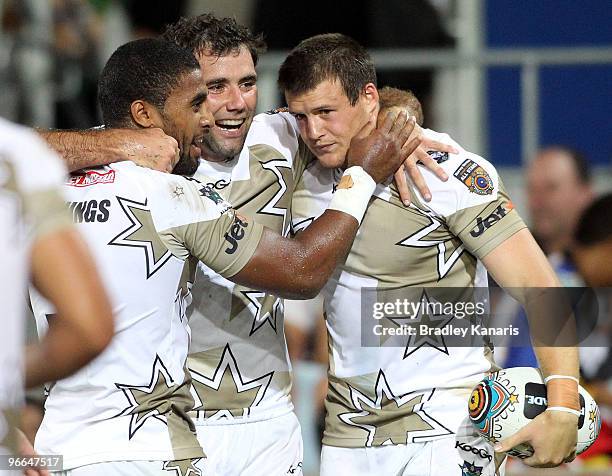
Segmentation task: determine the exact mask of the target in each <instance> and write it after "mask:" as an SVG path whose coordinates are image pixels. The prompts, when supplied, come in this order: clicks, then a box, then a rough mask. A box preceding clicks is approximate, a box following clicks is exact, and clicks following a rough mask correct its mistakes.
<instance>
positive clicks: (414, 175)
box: [404, 160, 431, 202]
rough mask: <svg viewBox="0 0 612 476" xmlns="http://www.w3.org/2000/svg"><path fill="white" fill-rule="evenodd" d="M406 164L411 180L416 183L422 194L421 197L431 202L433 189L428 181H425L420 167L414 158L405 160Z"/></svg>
mask: <svg viewBox="0 0 612 476" xmlns="http://www.w3.org/2000/svg"><path fill="white" fill-rule="evenodd" d="M404 166H405V167H406V170H407V171H408V175H409V176H410V180H412V183H414V186H415V187H416V189H417V190H418V191H419V193H420V194H421V197H423V199H425V201H426V202H429V201H430V200H431V191H430V190H429V187H428V186H427V182H425V179H424V178H423V174H422V173H421V171H420V170H419V167H418V166H417V165H416V163H415V162H414V161H412V160H410V161H406V162H404Z"/></svg>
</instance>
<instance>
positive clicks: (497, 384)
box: [468, 367, 601, 459]
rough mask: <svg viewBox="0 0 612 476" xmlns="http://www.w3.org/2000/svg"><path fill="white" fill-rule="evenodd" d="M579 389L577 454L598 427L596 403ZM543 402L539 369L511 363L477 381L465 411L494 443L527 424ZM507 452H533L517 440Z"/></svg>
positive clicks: (543, 406) (542, 407)
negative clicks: (579, 408)
mask: <svg viewBox="0 0 612 476" xmlns="http://www.w3.org/2000/svg"><path fill="white" fill-rule="evenodd" d="M579 393H580V406H581V415H580V417H579V419H578V428H577V430H578V443H577V453H578V454H580V453H582V452H584V451H586V450H587V449H588V448H589V447H590V446H591V445H592V444H593V442H594V441H595V439H596V438H597V436H598V435H599V431H600V429H601V415H600V413H599V407H598V406H597V403H596V402H595V400H593V397H591V395H589V393H588V392H587V391H586V390H585V389H584V388H582V387H579ZM546 405H547V402H546V386H545V385H544V380H543V379H542V375H541V374H540V371H539V370H538V369H534V368H531V367H515V368H510V369H504V370H500V371H499V372H495V373H493V374H491V375H489V376H487V377H486V378H484V379H483V380H482V381H480V382H479V383H478V385H476V387H475V388H474V390H472V393H471V395H470V400H469V402H468V414H469V417H470V420H471V421H472V424H473V425H474V427H475V428H476V430H478V432H479V433H480V434H481V435H482V436H483V437H484V438H485V439H486V440H488V441H490V442H491V443H493V444H495V443H497V442H498V441H501V440H503V439H505V438H507V437H509V436H510V435H512V434H514V433H516V432H517V431H519V430H520V429H521V428H522V427H524V426H525V425H527V424H528V423H529V422H530V421H531V420H532V419H534V418H535V417H536V416H538V415H539V414H540V413H542V412H543V411H544V410H546ZM508 454H509V455H511V456H516V457H518V458H523V459H524V458H527V457H529V456H531V455H532V454H533V449H532V448H531V446H529V445H527V444H521V445H519V446H516V447H515V448H513V449H512V450H511V451H509V452H508Z"/></svg>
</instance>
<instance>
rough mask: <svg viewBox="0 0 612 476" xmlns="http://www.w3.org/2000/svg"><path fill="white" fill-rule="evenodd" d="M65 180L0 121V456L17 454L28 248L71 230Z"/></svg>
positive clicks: (19, 130)
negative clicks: (63, 194)
mask: <svg viewBox="0 0 612 476" xmlns="http://www.w3.org/2000/svg"><path fill="white" fill-rule="evenodd" d="M65 177H66V170H65V168H64V167H63V164H62V163H61V162H60V160H59V158H58V157H56V156H55V154H54V153H53V152H51V150H50V149H49V148H47V146H46V145H45V144H44V143H43V142H42V141H41V140H40V139H39V138H38V136H36V135H35V134H34V133H33V132H31V131H29V130H27V129H26V128H25V127H21V126H17V125H15V124H12V123H10V122H8V121H5V120H3V119H0V230H2V232H1V233H0V280H1V283H2V299H1V300H0V309H1V311H0V322H1V326H2V339H1V342H2V345H0V455H6V454H16V450H17V448H16V441H15V433H14V428H15V425H16V423H17V419H18V413H19V411H20V407H21V406H22V404H23V359H22V356H23V346H24V329H25V313H24V310H25V305H26V303H25V299H24V297H25V295H26V289H27V282H28V276H29V269H30V266H29V254H30V245H31V243H32V242H33V241H34V240H36V239H44V235H46V234H47V233H49V232H52V231H56V230H58V229H59V228H60V227H64V226H71V222H70V218H69V215H68V213H67V212H66V209H65V207H64V200H63V199H62V197H61V185H62V184H63V182H64V180H65Z"/></svg>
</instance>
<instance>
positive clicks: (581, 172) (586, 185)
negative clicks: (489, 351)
mask: <svg viewBox="0 0 612 476" xmlns="http://www.w3.org/2000/svg"><path fill="white" fill-rule="evenodd" d="M526 175H527V189H526V193H527V202H528V207H529V216H530V217H531V226H530V229H531V231H532V233H533V235H534V237H535V239H536V241H537V242H538V244H539V245H540V246H541V247H542V249H543V250H544V253H546V256H547V257H548V260H549V261H550V263H551V265H552V267H553V269H554V270H555V272H556V273H557V276H558V277H559V280H560V281H561V283H562V284H563V285H564V286H582V285H583V284H584V283H583V281H582V279H581V277H580V275H579V274H578V273H577V271H576V267H575V265H574V263H573V261H572V258H571V256H570V254H569V247H570V244H571V242H572V239H573V234H574V230H575V228H576V223H577V221H578V218H579V217H580V214H581V213H582V211H583V210H584V209H585V207H586V206H587V205H588V204H589V203H590V202H591V201H592V200H593V193H594V192H593V186H592V184H591V170H590V167H589V162H588V161H587V159H586V158H585V157H584V156H583V155H582V154H581V153H580V152H578V151H575V150H573V149H571V148H569V147H565V146H560V145H554V146H550V147H546V148H544V149H541V150H540V151H539V152H538V153H537V154H536V156H535V157H534V159H533V161H532V162H531V163H530V164H529V167H528V169H527V174H526ZM497 305H498V309H504V311H503V312H505V313H507V314H508V315H510V316H514V317H512V318H511V319H512V322H511V323H512V324H513V325H514V326H515V327H517V328H518V329H519V337H515V338H511V339H510V342H509V344H508V349H507V354H506V356H505V358H504V359H501V360H500V362H502V366H504V367H522V366H525V367H536V366H537V361H536V358H535V354H534V352H533V349H532V348H531V341H530V338H529V326H528V324H527V317H526V316H525V313H524V312H523V311H522V310H521V309H520V308H519V306H518V304H517V303H516V302H514V301H512V302H510V301H508V300H506V298H503V299H502V301H500V302H499V303H498V304H497Z"/></svg>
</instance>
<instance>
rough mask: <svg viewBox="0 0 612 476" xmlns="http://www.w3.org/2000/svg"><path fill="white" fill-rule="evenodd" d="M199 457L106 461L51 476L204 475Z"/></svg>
mask: <svg viewBox="0 0 612 476" xmlns="http://www.w3.org/2000/svg"><path fill="white" fill-rule="evenodd" d="M201 461H202V459H201V458H198V459H192V460H188V459H186V460H181V461H108V462H105V463H94V464H88V465H85V466H79V467H77V468H72V469H69V470H67V471H53V472H52V473H51V474H52V475H53V476H204V475H203V473H202V471H201V470H200V469H198V467H197V466H198V464H199V463H200V462H201Z"/></svg>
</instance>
